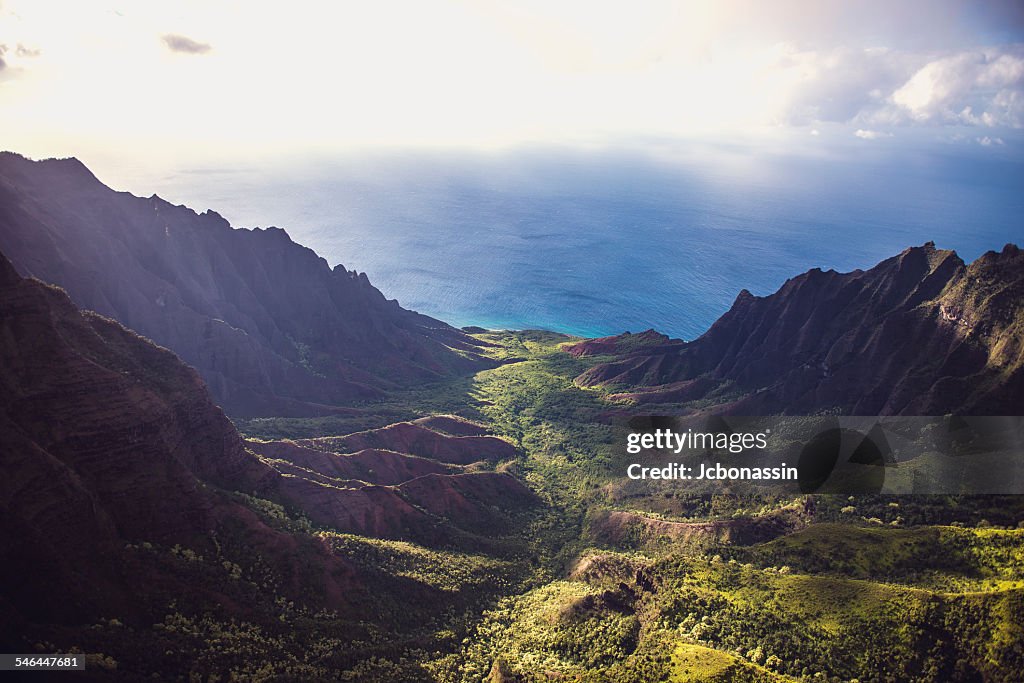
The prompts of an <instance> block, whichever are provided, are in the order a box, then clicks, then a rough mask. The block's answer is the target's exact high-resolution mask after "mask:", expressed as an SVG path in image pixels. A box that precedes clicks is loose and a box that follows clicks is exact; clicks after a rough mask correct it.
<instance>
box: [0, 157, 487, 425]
mask: <svg viewBox="0 0 1024 683" xmlns="http://www.w3.org/2000/svg"><path fill="white" fill-rule="evenodd" d="M0 251H3V252H4V253H6V254H7V256H8V258H9V259H10V261H11V262H12V263H13V264H14V266H15V268H16V269H17V270H18V272H19V273H21V274H22V275H25V276H32V277H37V278H39V279H40V280H43V281H44V282H49V283H53V284H56V285H59V286H60V287H63V288H64V289H65V290H66V291H67V292H68V294H69V295H70V297H71V298H72V300H73V301H74V302H75V304H77V305H78V306H79V307H81V308H84V309H89V310H93V311H96V312H98V313H100V314H101V315H104V316H108V317H111V318H114V319H116V320H118V321H119V322H121V323H122V324H124V325H126V326H127V327H130V328H131V329H133V330H135V331H137V332H138V333H140V334H142V335H143V336H146V337H148V338H150V339H152V340H153V341H155V342H156V343H158V344H161V345H163V346H166V347H168V348H170V349H172V350H173V351H175V353H177V354H178V355H179V356H181V357H182V358H183V359H184V360H185V361H186V362H188V363H189V364H191V365H192V366H194V367H195V368H196V369H197V370H199V372H200V374H201V375H202V376H203V378H204V379H205V380H206V383H207V385H208V386H209V387H210V391H211V392H212V394H213V396H214V397H215V399H216V400H217V402H218V403H219V404H220V405H221V406H223V407H224V409H225V410H226V411H228V412H229V413H230V414H233V415H239V416H261V415H263V416H266V415H276V416H281V415H286V416H288V415H290V416H306V415H322V414H329V413H331V412H332V411H333V410H336V409H337V406H338V405H339V404H344V403H346V402H351V401H352V400H358V399H367V398H373V397H376V396H379V395H381V393H382V392H383V391H385V390H387V389H390V388H395V387H400V386H405V385H409V384H411V383H419V382H425V381H431V380H436V379H439V378H442V377H444V376H446V375H450V374H452V373H460V372H469V371H473V370H475V369H481V368H483V367H486V366H487V363H486V362H485V361H484V360H483V359H482V358H481V357H480V356H479V355H478V354H477V353H476V350H477V349H478V348H479V342H477V341H476V340H474V339H473V338H472V337H469V336H468V335H466V334H464V333H462V332H460V331H458V330H456V329H454V328H452V327H451V326H449V325H447V324H445V323H442V322H440V321H438V320H434V319H433V318H429V317H427V316H424V315H420V314H417V313H414V312H412V311H408V310H405V309H403V308H401V307H400V306H399V305H398V303H397V302H395V301H393V300H387V299H386V298H385V297H384V296H383V295H382V294H381V293H380V291H378V290H377V289H376V288H375V287H373V285H371V284H370V282H369V280H368V279H367V278H366V275H365V274H361V273H356V272H354V271H348V270H346V269H345V268H344V267H342V266H336V267H335V268H333V269H332V268H330V267H329V266H328V264H327V262H326V261H325V260H324V259H322V258H320V257H319V256H317V255H316V254H315V253H314V252H313V251H312V250H310V249H308V248H306V247H303V246H301V245H298V244H296V243H295V242H293V241H292V240H291V239H290V238H289V237H288V235H287V234H286V233H285V232H284V231H283V230H280V229H277V228H268V229H265V230H262V229H254V230H241V229H234V228H232V227H231V226H230V225H229V224H228V223H227V221H225V220H224V219H223V218H221V217H220V216H219V215H217V214H216V213H214V212H212V211H207V212H206V213H202V214H197V213H195V212H194V211H192V210H191V209H188V208H186V207H183V206H174V205H172V204H170V203H168V202H166V201H164V200H162V199H160V198H159V197H157V196H155V195H154V196H152V197H149V198H145V199H144V198H141V197H135V196H133V195H131V194H128V193H126V192H115V191H114V190H111V189H110V188H108V187H106V186H105V185H103V184H102V183H101V182H100V181H99V180H97V179H96V178H95V176H93V175H92V173H90V172H89V170H88V169H87V168H86V167H85V166H84V165H83V164H82V163H81V162H79V161H78V160H76V159H61V160H46V161H38V162H36V161H30V160H28V159H25V158H24V157H21V156H18V155H16V154H12V153H0Z"/></svg>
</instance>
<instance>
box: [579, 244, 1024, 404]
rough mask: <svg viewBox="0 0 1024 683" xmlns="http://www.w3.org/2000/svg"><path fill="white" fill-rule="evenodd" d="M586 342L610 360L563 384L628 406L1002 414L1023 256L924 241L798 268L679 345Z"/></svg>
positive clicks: (1022, 297)
mask: <svg viewBox="0 0 1024 683" xmlns="http://www.w3.org/2000/svg"><path fill="white" fill-rule="evenodd" d="M597 346H598V348H601V349H608V348H611V349H614V351H613V354H615V356H616V357H614V358H613V359H612V360H610V361H609V362H604V363H599V364H597V365H595V366H594V367H592V368H591V369H589V370H588V371H586V372H585V373H583V374H582V375H581V376H580V377H578V378H577V382H578V383H580V384H582V385H587V386H596V385H602V386H607V387H612V388H619V389H621V392H622V393H620V394H618V397H619V398H623V399H628V400H631V401H634V402H638V403H667V402H676V401H678V402H685V401H689V400H696V399H700V398H706V397H708V396H721V397H722V398H721V399H719V402H718V404H717V405H715V406H714V407H713V408H712V409H714V410H716V411H719V412H725V413H733V414H748V415H758V414H772V413H790V414H800V413H814V412H820V411H822V410H837V411H840V412H843V413H848V414H859V415H876V414H880V415H889V414H908V415H912V414H922V415H942V414H946V413H963V414H972V413H973V414H992V415H1000V414H1016V413H1018V412H1020V406H1021V405H1024V255H1022V254H1021V251H1020V249H1018V248H1017V247H1016V246H1013V245H1007V246H1006V248H1005V249H1003V251H1002V252H999V253H997V252H988V253H987V254H985V255H984V256H982V257H980V258H979V259H977V260H976V261H975V262H974V263H971V264H970V265H965V264H964V262H963V261H962V260H961V259H960V258H959V257H958V256H957V255H956V254H955V253H954V252H952V251H944V250H939V249H936V248H935V246H934V245H933V244H931V243H929V244H926V245H924V246H921V247H914V248H911V249H907V250H906V251H904V252H903V253H901V254H900V255H898V256H895V257H893V258H890V259H887V260H886V261H883V262H882V263H880V264H878V265H877V266H875V267H874V268H872V269H870V270H867V271H859V270H858V271H853V272H850V273H837V272H835V271H827V272H823V271H821V270H817V269H815V270H811V271H809V272H807V273H805V274H803V275H800V276H798V277H795V278H793V279H791V280H789V281H787V282H786V283H785V284H784V285H783V286H782V287H781V288H780V289H779V291H777V292H776V293H774V294H772V295H770V296H767V297H756V296H753V295H752V294H750V293H749V292H747V291H745V290H744V291H743V292H741V293H740V295H739V296H738V297H737V299H736V302H735V303H734V304H733V306H732V308H731V309H730V310H729V311H728V312H727V313H726V314H725V315H723V316H722V317H721V318H720V319H719V320H718V321H717V322H715V324H714V325H712V327H711V329H709V330H708V332H707V333H705V334H704V335H703V336H702V337H700V338H699V339H697V340H695V341H693V342H691V343H688V344H686V343H682V342H671V341H666V342H664V343H658V344H641V345H631V344H623V342H621V341H615V342H610V341H608V340H600V344H598V345H597ZM623 347H625V348H623ZM619 349H621V350H619Z"/></svg>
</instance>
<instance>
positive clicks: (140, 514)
mask: <svg viewBox="0 0 1024 683" xmlns="http://www.w3.org/2000/svg"><path fill="white" fill-rule="evenodd" d="M0 387H2V391H0V452H2V453H3V462H4V477H3V478H2V481H0V509H2V510H3V516H4V520H5V521H4V524H3V525H0V547H4V548H5V549H6V550H10V551H11V552H4V557H5V558H8V559H7V560H5V562H4V563H3V568H2V570H0V571H2V572H3V577H2V580H3V583H4V586H5V590H4V593H5V596H6V598H5V600H4V601H3V602H4V604H3V605H2V608H3V609H2V611H4V612H5V614H6V615H7V616H9V617H10V621H9V625H10V626H11V628H16V624H17V622H18V620H19V617H18V615H31V617H32V618H33V619H34V620H47V619H52V620H57V621H60V620H65V619H67V620H76V619H80V618H84V617H85V616H87V615H90V614H96V613H104V614H111V613H114V611H115V610H120V613H122V614H131V613H133V611H135V610H137V609H142V608H143V606H142V604H141V603H140V602H139V600H138V598H137V596H133V594H132V590H131V586H133V585H146V584H148V583H154V584H157V585H163V586H168V585H173V583H174V579H173V577H170V576H168V575H166V574H164V573H162V572H160V571H159V570H156V569H153V568H142V567H140V566H139V563H138V561H137V560H136V559H135V558H133V557H132V556H131V553H130V552H128V551H126V549H125V547H126V543H142V542H146V543H153V544H158V545H160V546H162V547H169V546H174V545H181V546H184V547H188V548H194V549H197V550H198V551H200V552H210V553H212V552H214V551H215V548H216V549H218V551H219V548H220V547H221V546H220V545H218V541H217V540H216V539H218V537H219V538H220V539H221V543H222V544H224V545H226V544H227V543H228V539H233V540H234V542H235V543H236V544H245V545H247V546H248V547H250V548H253V549H257V550H258V552H260V553H261V554H262V555H263V556H264V557H265V558H266V562H267V563H268V565H269V566H271V567H273V568H274V570H275V571H277V572H279V573H280V575H281V576H282V577H283V578H284V581H285V583H287V584H289V585H291V586H292V588H293V589H295V590H296V591H297V586H298V585H299V584H303V585H305V584H309V583H312V584H315V585H318V586H319V592H320V595H319V597H320V599H322V600H324V601H325V602H326V603H327V604H333V605H334V606H336V607H337V606H340V605H342V604H344V603H345V602H346V601H345V600H344V599H343V598H342V597H341V596H342V595H343V594H344V593H345V592H347V591H350V590H353V589H354V588H356V586H357V583H358V582H357V581H356V580H355V575H354V573H353V572H352V570H351V568H350V567H349V566H348V565H347V563H346V562H344V561H342V560H341V559H338V558H336V557H332V556H331V555H330V554H329V553H328V552H327V551H326V550H325V549H324V548H322V547H320V546H319V545H318V544H316V543H315V542H314V541H313V540H312V539H300V538H298V537H296V536H293V535H290V534H286V533H282V532H280V531H278V530H275V529H272V528H270V527H269V526H267V525H266V524H265V523H263V522H262V521H261V520H260V519H259V518H258V516H257V515H256V514H254V513H253V512H252V511H251V510H249V509H248V508H246V507H244V506H243V505H240V504H239V503H238V502H236V501H234V500H232V499H231V498H230V497H229V496H226V495H224V494H222V493H220V489H222V488H223V489H229V490H248V491H253V490H261V489H265V488H268V487H271V486H273V480H274V479H275V478H276V477H277V476H278V475H277V474H276V473H275V472H274V471H273V470H272V469H271V468H269V467H267V466H266V465H264V464H263V463H261V462H260V461H259V460H258V459H256V458H255V457H253V456H252V455H251V454H250V453H248V452H247V451H246V449H245V447H244V445H243V442H242V440H241V439H240V438H239V437H238V435H237V433H236V432H235V430H234V428H233V427H232V426H231V423H230V422H229V421H228V420H227V418H225V417H224V414H223V413H222V412H221V411H220V409H219V408H217V407H216V405H214V403H213V402H212V400H211V399H210V397H209V395H208V394H207V393H206V391H205V388H204V386H203V383H202V380H201V379H200V378H199V376H198V375H197V374H196V373H195V371H194V370H192V369H191V368H189V367H188V366H186V365H184V364H183V363H181V361H180V360H179V359H178V358H177V357H176V356H175V355H174V354H172V353H171V352H169V351H167V350H165V349H161V348H159V347H156V346H154V345H153V344H151V343H149V342H148V341H146V340H144V339H142V338H141V337H139V336H138V335H136V334H135V333H133V332H131V331H130V330H127V329H125V328H124V327H122V326H121V325H119V324H117V323H116V322H113V321H111V320H108V319H106V318H103V317H101V316H98V315H96V314H92V313H81V312H79V311H78V309H77V308H75V306H74V304H72V302H71V301H70V300H69V299H68V297H67V296H66V295H65V293H64V292H62V291H61V290H59V289H57V288H55V287H51V286H47V285H44V284H43V283H41V282H38V281H36V280H29V279H23V278H21V277H20V276H19V275H18V274H17V273H16V272H15V271H14V268H13V267H12V266H11V264H10V263H9V262H8V261H7V259H6V258H4V257H3V255H2V254H0ZM300 556H302V557H304V558H306V559H305V560H303V561H297V560H296V558H298V557H300ZM8 560H9V561H8ZM180 588H181V589H182V590H185V586H180ZM208 597H209V599H210V600H211V602H213V603H216V602H218V601H219V600H220V599H221V598H222V597H223V596H218V595H216V594H211V595H210V596H208Z"/></svg>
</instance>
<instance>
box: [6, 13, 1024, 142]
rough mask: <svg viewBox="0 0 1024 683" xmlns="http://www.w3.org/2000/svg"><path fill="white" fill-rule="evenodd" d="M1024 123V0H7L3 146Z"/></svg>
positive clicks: (1008, 128) (872, 132)
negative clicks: (355, 0)
mask: <svg viewBox="0 0 1024 683" xmlns="http://www.w3.org/2000/svg"><path fill="white" fill-rule="evenodd" d="M1022 129H1024V3H1020V2H1017V1H1014V0H1004V1H1000V2H987V3H986V2H965V1H961V0H904V1H901V2H894V1H893V0H883V1H877V0H861V1H859V2H836V1H834V0H812V1H807V2H798V1H795V0H779V1H777V2H759V1H749V0H724V1H723V0H718V1H714V2H710V1H709V2H701V1H696V2H661V1H658V0H650V1H646V2H640V3H637V2H611V1H603V2H593V1H592V0H570V1H566V2H558V1H557V0H519V1H517V2H496V1H493V0H466V1H461V0H434V1H430V0H412V1H408V2H400V1H397V0H374V1H373V2H366V1H365V0H364V1H360V2H347V1H344V0H342V1H339V2H330V3H328V2H309V1H306V0H295V1H291V2H288V3H281V2H274V3H269V2H225V1H220V0H201V1H188V0H186V1H175V2H170V1H164V2H145V1H135V2H127V1H123V2H116V1H103V0H67V1H62V0H0V148H4V149H11V150H14V151H18V152H22V153H25V154H28V155H30V156H35V157H42V156H69V155H79V156H81V155H83V154H84V155H86V156H88V154H89V153H93V154H98V153H101V152H102V153H103V154H108V155H110V154H113V155H119V156H121V157H125V158H132V157H146V158H159V159H165V160H168V161H170V162H174V161H180V160H182V159H185V158H188V159H193V160H198V159H206V160H213V159H218V158H231V157H233V156H238V155H256V154H274V153H292V154H302V153H327V154H331V153H336V152H343V151H346V150H351V149H356V148H375V147H402V146H418V147H423V146H427V147H431V146H432V147H464V148H479V149H488V148H496V147H498V148H500V147H508V146H515V145H521V144H545V143H553V144H570V145H571V144H579V145H594V144H597V145H600V144H604V143H606V142H607V141H612V140H614V141H624V140H625V141H629V140H641V139H691V140H693V139H699V140H717V141H723V142H728V143H735V144H739V145H744V144H751V145H752V144H760V143H761V142H763V141H766V140H768V141H770V140H785V141H786V142H785V144H786V145H788V146H794V145H796V146H799V147H806V148H807V149H814V148H815V147H816V146H827V145H830V144H831V145H838V144H842V145H863V146H867V145H875V146H881V145H888V146H890V147H892V146H899V145H900V144H909V142H910V141H913V142H914V144H922V141H924V143H925V144H955V145H963V146H965V147H967V146H970V147H972V148H977V150H978V151H979V152H986V151H988V152H991V153H1000V152H1001V153H1003V154H1006V153H1008V150H1009V149H1012V148H1014V147H1015V145H1017V144H1019V143H1020V140H1021V139H1022V137H1024V136H1022V135H1021V130H1022Z"/></svg>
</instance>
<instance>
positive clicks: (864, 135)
mask: <svg viewBox="0 0 1024 683" xmlns="http://www.w3.org/2000/svg"><path fill="white" fill-rule="evenodd" d="M854 135H855V136H857V137H858V138H860V139H861V140H879V139H881V138H891V137H892V133H885V132H882V131H877V130H864V129H863V128H858V129H857V131H856V132H855V133H854Z"/></svg>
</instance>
